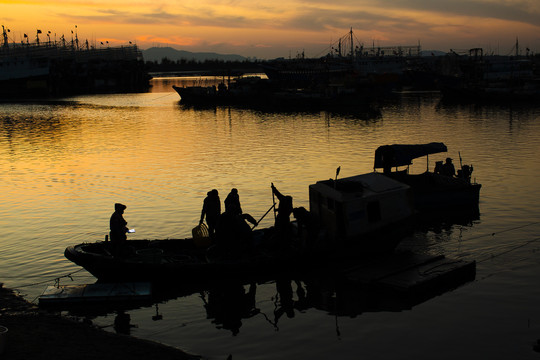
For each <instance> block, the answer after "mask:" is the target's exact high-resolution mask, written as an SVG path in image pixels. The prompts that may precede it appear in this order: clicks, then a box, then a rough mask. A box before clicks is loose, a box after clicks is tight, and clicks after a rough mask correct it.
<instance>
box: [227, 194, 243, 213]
mask: <svg viewBox="0 0 540 360" xmlns="http://www.w3.org/2000/svg"><path fill="white" fill-rule="evenodd" d="M231 206H233V207H234V209H235V210H236V211H238V213H239V214H241V213H242V206H240V196H239V195H238V190H237V189H236V188H232V189H231V192H230V193H229V195H227V197H226V198H225V211H227V208H229V207H231Z"/></svg>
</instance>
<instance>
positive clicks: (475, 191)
mask: <svg viewBox="0 0 540 360" xmlns="http://www.w3.org/2000/svg"><path fill="white" fill-rule="evenodd" d="M446 151H447V147H446V145H444V144H443V143H438V142H433V143H429V144H417V145H416V144H415V145H403V144H394V145H384V146H380V147H379V148H377V150H376V151H375V164H374V168H375V169H381V168H382V169H384V175H386V176H388V177H390V178H392V179H395V180H397V181H400V182H402V183H405V184H407V185H409V186H410V187H411V189H412V193H413V199H414V206H415V209H416V210H419V211H429V210H446V209H452V208H459V207H463V208H473V207H477V206H478V201H479V197H480V188H481V187H482V185H481V184H478V183H477V182H476V181H475V180H473V179H472V178H471V173H472V171H473V167H472V165H463V164H462V161H461V155H460V169H458V171H457V176H446V175H444V174H441V173H440V172H439V171H438V170H437V169H438V167H439V166H440V165H442V162H438V163H437V164H436V166H435V170H434V171H429V155H430V154H437V153H442V152H446ZM424 156H426V157H427V169H426V171H425V172H424V173H421V174H411V173H409V165H411V164H412V160H413V159H416V158H420V157H424ZM400 166H406V167H407V168H406V169H405V170H400V169H399V167H400ZM392 168H394V169H395V170H394V171H392Z"/></svg>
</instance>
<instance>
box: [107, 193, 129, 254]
mask: <svg viewBox="0 0 540 360" xmlns="http://www.w3.org/2000/svg"><path fill="white" fill-rule="evenodd" d="M126 208H127V206H126V205H124V204H120V203H116V204H114V213H113V214H112V215H111V219H110V221H109V226H110V230H111V232H110V236H111V244H112V247H113V252H115V253H116V254H119V253H121V251H122V248H123V247H124V245H125V243H126V240H127V236H126V233H127V232H128V228H127V221H126V220H124V216H123V215H124V210H125V209H126Z"/></svg>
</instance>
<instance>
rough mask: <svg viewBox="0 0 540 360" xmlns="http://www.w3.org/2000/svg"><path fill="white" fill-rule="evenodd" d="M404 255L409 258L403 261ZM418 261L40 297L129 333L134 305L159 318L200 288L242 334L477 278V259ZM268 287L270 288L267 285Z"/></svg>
mask: <svg viewBox="0 0 540 360" xmlns="http://www.w3.org/2000/svg"><path fill="white" fill-rule="evenodd" d="M404 259H408V260H406V261H405V262H404V261H403V260H404ZM441 261H442V262H441ZM390 262H391V263H392V265H390V264H389V263H390ZM415 264H416V265H411V257H410V254H406V253H402V254H398V255H397V256H396V257H393V258H392V259H391V260H387V261H386V262H384V261H383V262H379V263H378V265H374V263H372V264H371V265H370V264H367V265H363V266H360V267H352V268H350V269H347V271H345V272H341V273H339V274H338V273H331V272H328V271H327V272H325V273H324V274H323V273H318V274H315V273H311V274H305V275H303V277H296V276H295V275H293V274H291V275H290V276H287V275H283V276H281V277H279V278H277V279H273V280H261V281H252V282H247V283H246V282H243V281H241V280H228V281H222V282H216V283H214V284H209V285H207V286H205V287H202V288H199V289H196V288H191V289H185V288H182V287H176V288H175V287H174V286H156V287H154V288H153V293H152V298H151V299H143V300H138V299H137V298H136V297H134V298H133V299H132V300H126V301H120V302H103V301H78V300H74V301H72V302H70V301H68V299H65V298H64V299H63V301H59V302H54V301H51V302H47V303H41V302H40V306H42V305H44V306H42V307H43V308H45V309H48V310H49V311H65V310H67V311H68V312H69V314H70V315H72V316H77V317H83V318H86V319H88V320H91V319H94V318H97V317H98V316H105V315H108V314H115V319H114V324H113V325H112V326H113V327H114V330H115V331H116V332H117V333H123V334H129V333H130V331H131V329H132V328H133V327H136V325H133V324H131V317H130V315H129V312H130V311H132V310H136V309H139V308H152V307H155V308H156V311H155V315H152V320H154V321H159V320H161V319H163V317H166V314H162V313H160V309H159V305H160V304H164V303H167V302H169V301H171V300H174V299H179V300H180V301H182V298H184V297H188V296H190V295H194V294H199V295H200V298H201V300H202V306H203V307H204V310H205V312H206V318H207V319H208V320H210V322H211V323H212V324H214V325H215V327H216V328H217V329H223V330H227V331H230V332H231V334H232V335H234V336H236V335H239V334H240V329H241V327H242V325H243V323H244V322H246V321H247V320H248V319H251V318H254V317H256V316H262V317H264V318H265V320H266V321H267V322H268V323H269V324H270V325H271V327H272V328H273V329H274V331H279V322H280V320H281V319H283V318H289V319H292V318H295V317H296V316H301V314H303V313H305V312H306V311H308V310H318V311H322V312H325V313H326V314H328V315H332V316H335V317H356V316H359V315H361V314H363V313H367V312H378V311H404V310H410V309H412V308H413V307H414V306H416V305H418V304H420V303H422V302H425V301H427V300H429V299H431V298H433V297H435V296H437V295H440V294H442V293H444V292H447V291H451V290H453V289H455V288H457V287H459V286H461V285H463V284H465V283H467V282H469V281H472V280H474V278H475V275H476V268H475V263H474V262H463V261H461V262H460V261H459V260H458V261H456V260H451V261H449V259H444V258H443V257H440V256H439V257H422V258H416V263H415ZM445 264H446V265H445ZM411 266H412V269H411ZM445 266H446V267H445ZM413 272H414V273H422V272H423V273H424V274H426V276H425V281H423V282H417V283H409V284H408V285H407V286H405V285H404V284H405V282H403V279H404V278H406V277H408V276H410V274H411V273H413ZM434 275H436V276H434ZM400 279H401V280H400ZM398 280H399V281H398ZM416 280H418V279H416ZM400 281H401V282H400ZM261 286H265V287H266V286H275V292H274V295H270V298H262V297H261V295H260V294H257V290H258V288H259V287H261ZM264 293H266V294H268V291H265V292H264ZM257 295H258V296H257ZM266 296H268V295H266ZM269 302H270V303H272V304H273V310H272V311H271V312H269V311H268V310H263V309H262V308H263V306H264V304H268V303H269Z"/></svg>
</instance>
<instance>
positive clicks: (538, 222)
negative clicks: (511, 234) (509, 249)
mask: <svg viewBox="0 0 540 360" xmlns="http://www.w3.org/2000/svg"><path fill="white" fill-rule="evenodd" d="M537 224H540V221H535V222H532V223H529V224H525V225H520V226H516V227H513V228H508V229H505V230H501V231H498V232H492V233H489V234H483V235H478V236H473V237H471V238H468V239H467V240H475V239H480V238H483V237H486V236H495V235H498V234H502V233H505V232H508V231H513V230H518V229H523V228H526V227H528V226H532V225H537Z"/></svg>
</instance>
